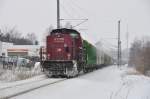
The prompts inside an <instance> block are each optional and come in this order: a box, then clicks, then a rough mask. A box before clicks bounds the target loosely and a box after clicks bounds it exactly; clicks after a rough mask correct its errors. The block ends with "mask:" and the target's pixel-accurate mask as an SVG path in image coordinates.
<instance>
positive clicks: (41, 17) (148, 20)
mask: <svg viewBox="0 0 150 99" xmlns="http://www.w3.org/2000/svg"><path fill="white" fill-rule="evenodd" d="M60 1H61V17H62V18H88V19H89V21H88V22H87V23H85V24H83V25H81V26H80V27H78V28H79V29H83V28H84V29H85V28H86V29H87V30H84V31H81V33H82V35H83V37H84V38H86V39H87V40H89V41H90V42H92V43H95V42H97V41H98V40H100V39H101V38H104V39H105V40H107V41H108V42H110V43H114V42H115V40H114V41H113V40H112V39H106V38H116V36H117V21H118V20H119V19H121V33H122V36H121V38H122V41H123V46H125V44H126V42H125V35H126V30H127V29H126V28H127V27H126V26H127V24H128V27H129V33H130V41H133V39H134V38H135V37H141V36H144V35H150V27H149V26H150V12H149V11H150V3H149V0H60ZM62 24H63V22H62ZM72 24H75V23H74V22H73V23H72ZM50 25H53V26H56V0H0V28H2V27H4V26H9V27H14V26H16V28H17V29H18V30H19V31H20V32H22V33H29V32H35V33H36V34H37V35H38V38H39V39H42V34H43V33H44V32H45V31H46V28H47V27H49V26H50Z"/></svg>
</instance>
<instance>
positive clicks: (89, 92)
mask: <svg viewBox="0 0 150 99" xmlns="http://www.w3.org/2000/svg"><path fill="white" fill-rule="evenodd" d="M149 92H150V78H148V77H146V76H143V75H140V74H139V73H137V72H136V71H135V70H134V69H132V68H127V67H125V66H124V67H123V68H117V66H110V67H107V68H103V69H100V70H97V71H95V72H92V73H89V74H86V75H83V76H80V77H78V78H74V79H69V80H66V81H64V82H61V83H57V84H54V85H49V86H47V87H43V88H40V89H37V90H34V91H32V92H29V93H26V94H23V95H21V96H17V97H14V98H13V99H150V95H149Z"/></svg>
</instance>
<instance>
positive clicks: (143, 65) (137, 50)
mask: <svg viewBox="0 0 150 99" xmlns="http://www.w3.org/2000/svg"><path fill="white" fill-rule="evenodd" d="M129 65H131V66H134V67H136V69H137V70H138V71H140V72H141V73H143V74H146V73H147V72H148V71H150V39H149V38H144V39H143V40H135V41H134V42H133V44H132V45H131V48H130V57H129Z"/></svg>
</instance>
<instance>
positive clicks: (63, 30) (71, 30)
mask: <svg viewBox="0 0 150 99" xmlns="http://www.w3.org/2000/svg"><path fill="white" fill-rule="evenodd" d="M53 33H77V34H80V33H79V32H78V31H76V30H74V29H66V28H62V29H54V30H52V32H51V34H53Z"/></svg>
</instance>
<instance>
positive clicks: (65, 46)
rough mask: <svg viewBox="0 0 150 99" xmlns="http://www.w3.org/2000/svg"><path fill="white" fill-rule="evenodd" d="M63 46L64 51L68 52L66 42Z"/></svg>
mask: <svg viewBox="0 0 150 99" xmlns="http://www.w3.org/2000/svg"><path fill="white" fill-rule="evenodd" d="M64 48H65V51H66V52H67V53H68V52H69V47H68V46H67V44H64Z"/></svg>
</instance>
